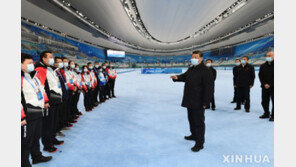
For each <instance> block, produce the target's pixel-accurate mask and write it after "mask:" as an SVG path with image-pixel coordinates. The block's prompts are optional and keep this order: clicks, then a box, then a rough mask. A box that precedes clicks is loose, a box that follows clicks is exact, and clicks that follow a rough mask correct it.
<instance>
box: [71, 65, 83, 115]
mask: <svg viewBox="0 0 296 167" xmlns="http://www.w3.org/2000/svg"><path fill="white" fill-rule="evenodd" d="M74 66H75V67H74V70H73V74H74V78H75V86H76V87H77V91H76V93H75V97H74V104H73V106H74V113H75V114H76V116H78V117H77V118H76V119H78V118H79V116H80V115H82V113H81V112H80V111H79V110H78V107H77V106H78V101H79V97H80V93H81V89H82V83H81V75H80V72H79V71H80V70H79V65H78V64H77V63H75V64H74Z"/></svg>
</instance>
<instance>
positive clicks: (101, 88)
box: [99, 86, 105, 102]
mask: <svg viewBox="0 0 296 167" xmlns="http://www.w3.org/2000/svg"><path fill="white" fill-rule="evenodd" d="M99 89H100V90H99V98H100V102H102V101H104V100H105V96H104V93H105V86H99Z"/></svg>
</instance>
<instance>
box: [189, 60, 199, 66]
mask: <svg viewBox="0 0 296 167" xmlns="http://www.w3.org/2000/svg"><path fill="white" fill-rule="evenodd" d="M190 61H191V64H192V65H194V66H196V65H198V62H199V60H198V59H196V58H192V59H191V60H190Z"/></svg>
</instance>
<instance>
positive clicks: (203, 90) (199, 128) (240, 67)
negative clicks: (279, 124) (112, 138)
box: [171, 51, 274, 152]
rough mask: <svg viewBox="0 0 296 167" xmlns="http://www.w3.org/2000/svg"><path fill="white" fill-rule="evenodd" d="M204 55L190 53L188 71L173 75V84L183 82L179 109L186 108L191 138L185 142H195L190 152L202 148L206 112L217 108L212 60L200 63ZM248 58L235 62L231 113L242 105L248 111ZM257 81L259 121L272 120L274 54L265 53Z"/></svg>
mask: <svg viewBox="0 0 296 167" xmlns="http://www.w3.org/2000/svg"><path fill="white" fill-rule="evenodd" d="M203 59H204V58H203V53H202V52H201V51H194V52H193V53H192V57H191V61H190V64H191V65H190V66H189V68H188V70H187V71H186V72H185V73H183V74H180V75H173V76H171V78H172V79H173V81H174V82H185V86H184V95H183V100H182V107H185V108H187V112H188V121H189V127H190V132H191V135H189V136H185V137H184V138H185V140H193V141H195V145H194V146H193V147H192V148H191V150H192V151H193V152H198V151H200V150H202V149H203V147H204V142H205V136H204V135H205V115H204V114H205V109H209V108H211V109H212V110H215V109H216V106H215V98H214V89H215V80H216V76H217V72H216V70H215V69H214V68H213V66H212V63H213V60H211V59H208V60H206V61H203ZM248 60H249V57H248V56H243V57H242V60H240V59H236V60H235V64H236V66H235V67H234V68H233V86H234V98H233V101H232V102H231V103H236V107H235V108H234V110H240V109H241V105H242V104H244V107H245V111H246V112H250V89H251V88H252V87H253V86H254V81H255V70H254V67H253V66H252V65H251V64H249V63H248ZM259 79H260V82H261V88H262V103H261V104H262V107H263V110H264V114H263V115H262V116H260V118H261V119H264V118H269V121H274V106H272V110H271V113H270V111H269V103H270V99H271V100H272V104H273V105H274V52H273V51H270V52H268V53H267V54H266V62H265V63H264V64H262V65H261V66H260V71H259Z"/></svg>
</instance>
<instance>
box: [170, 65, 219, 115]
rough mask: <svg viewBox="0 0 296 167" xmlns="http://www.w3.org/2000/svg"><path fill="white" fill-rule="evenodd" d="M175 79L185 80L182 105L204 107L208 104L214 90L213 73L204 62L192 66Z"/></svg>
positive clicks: (195, 107)
mask: <svg viewBox="0 0 296 167" xmlns="http://www.w3.org/2000/svg"><path fill="white" fill-rule="evenodd" d="M177 77H178V79H176V80H175V79H173V81H179V82H185V86H184V96H183V101H182V107H186V108H190V109H202V107H203V106H208V105H209V103H210V100H211V98H212V95H213V91H214V78H213V74H212V73H211V71H210V70H209V68H207V67H206V66H205V65H204V64H203V63H201V64H199V65H197V66H193V67H190V68H189V69H188V70H187V71H186V72H185V73H184V74H181V75H178V76H177Z"/></svg>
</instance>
